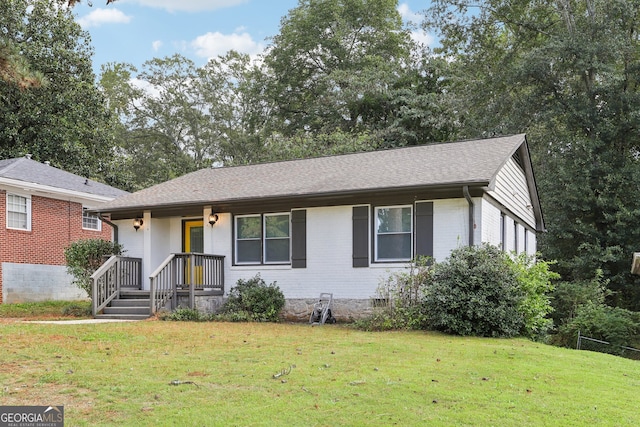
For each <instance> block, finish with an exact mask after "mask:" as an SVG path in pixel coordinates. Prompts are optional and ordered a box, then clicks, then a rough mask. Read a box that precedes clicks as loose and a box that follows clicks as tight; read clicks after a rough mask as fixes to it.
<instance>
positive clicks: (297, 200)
mask: <svg viewBox="0 0 640 427" xmlns="http://www.w3.org/2000/svg"><path fill="white" fill-rule="evenodd" d="M96 212H98V213H100V214H103V215H110V217H111V220H112V221H113V222H114V223H115V224H117V226H118V229H119V230H120V232H119V236H120V243H121V244H123V245H124V247H125V249H126V250H127V255H128V256H131V257H138V258H140V259H141V262H142V271H143V283H141V284H140V286H141V288H142V289H145V290H149V289H150V288H153V293H155V294H156V303H157V304H158V305H157V307H161V306H163V305H164V304H168V303H169V301H170V300H173V302H172V304H174V305H173V306H175V304H176V303H177V298H178V299H179V297H180V295H179V292H176V289H178V290H182V291H184V290H186V289H191V290H193V289H194V288H195V291H194V292H193V293H192V294H190V298H194V299H197V300H198V301H199V302H196V306H197V307H198V309H201V310H215V308H216V306H217V305H218V304H219V303H220V297H221V296H224V295H226V294H227V293H228V291H229V289H230V288H231V287H233V286H234V284H235V283H236V281H237V280H238V279H248V278H250V277H253V276H254V275H256V274H258V273H259V274H260V276H261V277H262V278H263V279H264V280H265V281H266V282H267V283H271V282H276V283H277V285H278V286H279V287H280V289H281V290H282V291H283V293H284V295H285V298H286V300H287V305H286V307H285V311H286V314H287V315H288V316H290V317H297V318H300V319H303V318H308V316H309V313H310V310H311V307H312V305H313V303H314V302H316V301H317V299H318V296H319V294H320V293H332V294H333V298H334V299H333V304H334V306H333V311H334V314H335V315H336V317H338V318H348V317H350V316H355V315H356V314H357V313H358V312H362V311H363V310H366V309H367V307H369V306H370V301H371V298H373V297H375V295H376V289H377V287H378V285H379V282H380V280H381V278H383V277H386V276H388V274H389V273H390V272H393V271H399V270H403V269H406V267H407V265H408V264H407V263H408V262H409V261H410V260H411V259H412V258H414V257H415V256H417V255H427V256H431V257H433V258H435V260H436V261H442V260H444V259H445V258H446V257H447V256H448V255H449V253H450V252H451V250H452V249H454V248H457V247H460V246H462V245H477V244H480V243H482V242H488V243H491V244H494V245H499V246H501V247H502V248H503V249H504V250H505V251H515V252H526V253H528V254H534V253H535V252H536V235H537V233H538V232H540V231H542V230H543V229H544V222H543V217H542V212H541V210H540V203H539V200H538V192H537V188H536V183H535V179H534V174H533V170H532V165H531V159H530V155H529V149H528V147H527V140H526V137H525V135H522V134H521V135H513V136H505V137H496V138H490V139H479V140H468V141H460V142H453V143H441V144H432V145H422V146H415V147H406V148H396V149H390V150H384V151H375V152H364V153H356V154H346V155H337V156H327V157H319V158H311V159H304V160H292V161H283V162H274V163H265V164H255V165H249V166H235V167H221V168H207V169H203V170H199V171H196V172H193V173H190V174H187V175H184V176H181V177H179V178H176V179H173V180H171V181H168V182H165V183H162V184H159V185H156V186H153V187H150V188H147V189H144V190H141V191H138V192H136V193H132V194H128V195H125V196H122V197H119V198H117V199H115V200H113V201H111V202H107V203H105V204H103V205H101V206H100V207H98V208H97V209H96ZM189 254H197V257H196V258H193V259H192V260H191V261H186V258H185V257H189V256H190V255H189ZM200 256H203V257H202V258H199V257H200ZM207 256H210V257H211V258H210V259H209V258H206V257H207ZM180 257H182V258H181V259H182V260H183V261H180V262H182V267H180V266H177V264H176V265H174V267H172V268H173V270H171V272H169V270H170V267H171V265H172V263H173V262H174V261H175V259H177V258H180ZM167 269H169V270H167ZM163 271H165V273H163ZM161 288H162V289H164V291H162V290H159V289H161ZM172 289H173V291H172ZM208 291H209V292H208ZM194 293H195V296H194ZM207 295H210V296H211V295H213V296H217V297H218V298H217V299H216V298H215V297H212V298H207ZM199 297H200V298H199ZM191 301H193V300H191ZM151 305H152V306H153V303H152V304H151Z"/></svg>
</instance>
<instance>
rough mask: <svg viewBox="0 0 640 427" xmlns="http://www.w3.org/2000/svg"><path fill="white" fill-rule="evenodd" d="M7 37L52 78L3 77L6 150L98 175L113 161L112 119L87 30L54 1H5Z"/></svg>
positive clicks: (0, 17)
mask: <svg viewBox="0 0 640 427" xmlns="http://www.w3.org/2000/svg"><path fill="white" fill-rule="evenodd" d="M0 28H2V29H3V36H2V37H3V40H9V41H10V43H11V44H12V45H13V46H18V47H19V51H20V56H21V57H22V58H23V59H24V60H25V61H26V62H27V63H28V64H30V66H31V67H32V69H33V71H35V72H37V73H40V74H41V75H42V76H43V77H44V79H46V84H45V85H41V86H40V87H32V88H31V89H29V90H24V89H23V88H21V87H20V85H18V84H16V83H15V82H12V81H7V80H0V157H3V158H6V157H15V156H20V155H23V154H25V153H31V154H33V156H34V158H35V159H38V160H41V161H44V160H49V161H51V162H52V163H53V164H54V165H56V166H59V167H63V168H64V169H66V170H69V171H71V172H74V173H78V174H80V175H84V176H91V177H96V178H99V177H100V176H101V175H102V173H103V171H104V170H106V169H108V168H109V164H108V162H109V160H110V158H111V156H110V154H111V150H110V147H109V145H108V141H107V135H108V134H109V126H110V121H109V118H108V112H107V110H106V109H105V108H104V102H103V97H102V95H101V93H100V92H99V91H98V89H97V87H96V86H95V83H94V78H95V76H94V74H93V71H92V64H91V55H92V50H91V47H90V45H89V38H88V34H87V33H85V32H83V31H82V30H81V28H80V26H79V25H78V24H76V23H75V21H74V18H73V16H72V15H71V13H70V12H69V10H68V9H65V8H60V7H59V6H58V3H57V2H56V1H53V0H38V1H32V0H12V1H8V2H2V3H0Z"/></svg>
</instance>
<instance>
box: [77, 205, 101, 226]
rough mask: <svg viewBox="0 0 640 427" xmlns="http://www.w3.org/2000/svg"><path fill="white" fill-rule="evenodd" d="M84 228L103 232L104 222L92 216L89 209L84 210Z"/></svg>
mask: <svg viewBox="0 0 640 427" xmlns="http://www.w3.org/2000/svg"><path fill="white" fill-rule="evenodd" d="M82 228H84V229H85V230H95V231H101V230H102V221H100V218H98V216H97V215H94V214H90V213H89V212H88V211H87V208H82Z"/></svg>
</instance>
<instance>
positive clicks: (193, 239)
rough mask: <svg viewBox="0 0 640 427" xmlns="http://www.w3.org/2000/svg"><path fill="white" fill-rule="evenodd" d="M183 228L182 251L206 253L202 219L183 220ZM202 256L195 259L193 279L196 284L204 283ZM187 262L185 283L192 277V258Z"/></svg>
mask: <svg viewBox="0 0 640 427" xmlns="http://www.w3.org/2000/svg"><path fill="white" fill-rule="evenodd" d="M182 227H183V230H182V235H183V236H184V238H183V243H182V246H183V247H182V251H183V252H194V253H198V254H201V253H204V223H203V221H202V220H201V219H199V220H188V221H183V226H182ZM200 258H201V257H198V258H196V259H195V262H194V270H193V273H194V275H193V280H194V281H195V284H197V285H202V262H201V261H200ZM186 262H187V264H186V265H185V269H184V273H185V278H184V282H185V283H190V278H191V260H190V259H188V260H187V261H186Z"/></svg>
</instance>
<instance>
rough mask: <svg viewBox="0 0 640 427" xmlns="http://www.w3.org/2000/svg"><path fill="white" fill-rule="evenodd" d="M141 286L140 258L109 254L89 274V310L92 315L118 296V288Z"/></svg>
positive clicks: (137, 287)
mask: <svg viewBox="0 0 640 427" xmlns="http://www.w3.org/2000/svg"><path fill="white" fill-rule="evenodd" d="M141 286H142V259H140V258H130V257H123V256H119V255H113V256H111V257H110V258H109V259H108V260H107V261H106V262H105V263H104V264H102V265H101V266H100V268H98V269H97V270H96V271H95V272H94V273H93V274H92V275H91V294H92V298H91V300H92V301H91V311H92V313H93V315H94V316H95V315H96V314H98V313H100V311H101V310H102V309H103V308H105V307H106V306H107V304H109V302H111V300H113V299H114V298H117V297H119V296H120V289H122V288H129V289H140V288H141Z"/></svg>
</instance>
